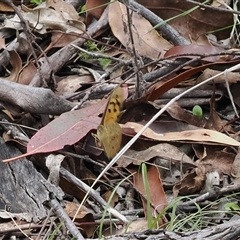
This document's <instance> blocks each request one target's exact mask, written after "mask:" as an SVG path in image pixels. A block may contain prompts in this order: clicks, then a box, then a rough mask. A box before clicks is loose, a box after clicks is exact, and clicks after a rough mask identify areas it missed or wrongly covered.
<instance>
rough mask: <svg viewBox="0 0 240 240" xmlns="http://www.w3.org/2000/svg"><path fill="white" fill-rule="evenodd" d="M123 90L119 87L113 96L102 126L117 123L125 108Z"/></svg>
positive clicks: (109, 101)
mask: <svg viewBox="0 0 240 240" xmlns="http://www.w3.org/2000/svg"><path fill="white" fill-rule="evenodd" d="M123 98H124V96H123V90H122V88H121V87H117V88H116V89H115V90H114V91H113V92H112V94H111V96H110V98H109V100H108V104H107V107H106V109H105V112H104V114H103V117H102V122H101V124H102V125H106V124H108V123H112V122H117V120H118V117H119V114H120V113H121V110H122V106H123Z"/></svg>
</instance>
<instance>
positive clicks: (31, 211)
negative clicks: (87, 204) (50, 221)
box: [0, 138, 63, 222]
mask: <svg viewBox="0 0 240 240" xmlns="http://www.w3.org/2000/svg"><path fill="white" fill-rule="evenodd" d="M19 154H21V153H20V151H19V150H18V149H17V148H15V147H14V146H12V145H10V144H6V143H5V142H4V141H3V139H2V138H0V160H2V159H6V158H10V157H13V155H14V156H15V155H19ZM0 182H1V185H0V198H1V202H2V204H1V207H2V205H4V204H5V208H6V209H7V210H9V211H10V212H13V213H27V215H28V220H33V221H34V222H37V221H39V220H40V219H42V218H44V217H46V216H47V209H46V208H45V207H44V205H43V203H44V202H45V201H48V200H50V197H49V193H53V195H55V196H56V197H57V198H58V199H59V200H61V199H62V197H63V192H62V190H61V189H60V188H56V187H55V186H54V185H52V184H50V183H49V182H48V181H47V180H46V179H45V178H44V177H43V176H42V175H41V174H40V173H39V172H37V171H36V169H35V168H34V166H33V164H32V162H30V161H28V160H27V159H25V158H24V159H22V160H20V161H16V162H13V163H8V164H5V163H2V162H1V161H0ZM24 216H26V215H24Z"/></svg>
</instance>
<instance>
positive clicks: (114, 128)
mask: <svg viewBox="0 0 240 240" xmlns="http://www.w3.org/2000/svg"><path fill="white" fill-rule="evenodd" d="M97 138H98V140H99V142H100V143H101V145H102V147H103V149H104V152H105V154H106V156H107V157H108V158H109V159H112V158H113V157H114V156H115V155H116V154H117V152H118V151H119V149H120V147H121V142H122V129H121V127H120V125H119V124H118V123H116V122H111V123H109V124H106V125H105V126H104V125H100V126H99V127H98V129H97Z"/></svg>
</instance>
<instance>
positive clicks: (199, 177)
mask: <svg viewBox="0 0 240 240" xmlns="http://www.w3.org/2000/svg"><path fill="white" fill-rule="evenodd" d="M205 178H206V177H205V174H201V173H200V174H197V172H196V169H195V170H193V171H192V172H190V173H187V174H186V175H185V177H184V178H183V179H182V180H181V181H180V182H178V183H177V184H175V186H174V187H173V194H174V197H175V198H176V197H177V196H178V194H180V195H190V194H194V193H197V192H199V191H200V190H201V189H202V187H203V186H204V183H205Z"/></svg>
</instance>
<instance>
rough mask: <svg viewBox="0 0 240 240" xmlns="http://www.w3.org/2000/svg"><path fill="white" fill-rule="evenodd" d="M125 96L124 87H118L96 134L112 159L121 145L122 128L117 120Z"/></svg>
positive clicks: (111, 97)
mask: <svg viewBox="0 0 240 240" xmlns="http://www.w3.org/2000/svg"><path fill="white" fill-rule="evenodd" d="M123 98H124V97H123V90H122V88H121V87H117V88H116V89H115V90H114V91H113V92H112V94H111V96H110V98H109V100H108V103H107V107H106V109H105V111H104V113H103V117H102V121H101V124H100V125H99V126H98V128H97V134H95V135H94V137H95V138H96V139H97V142H98V145H99V146H100V147H103V149H104V152H105V154H106V156H107V157H108V158H109V159H112V158H113V157H114V156H115V155H116V154H117V152H118V151H119V149H120V147H121V142H122V129H121V127H120V125H119V124H118V123H117V121H118V117H119V115H120V113H121V110H122V106H123Z"/></svg>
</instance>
